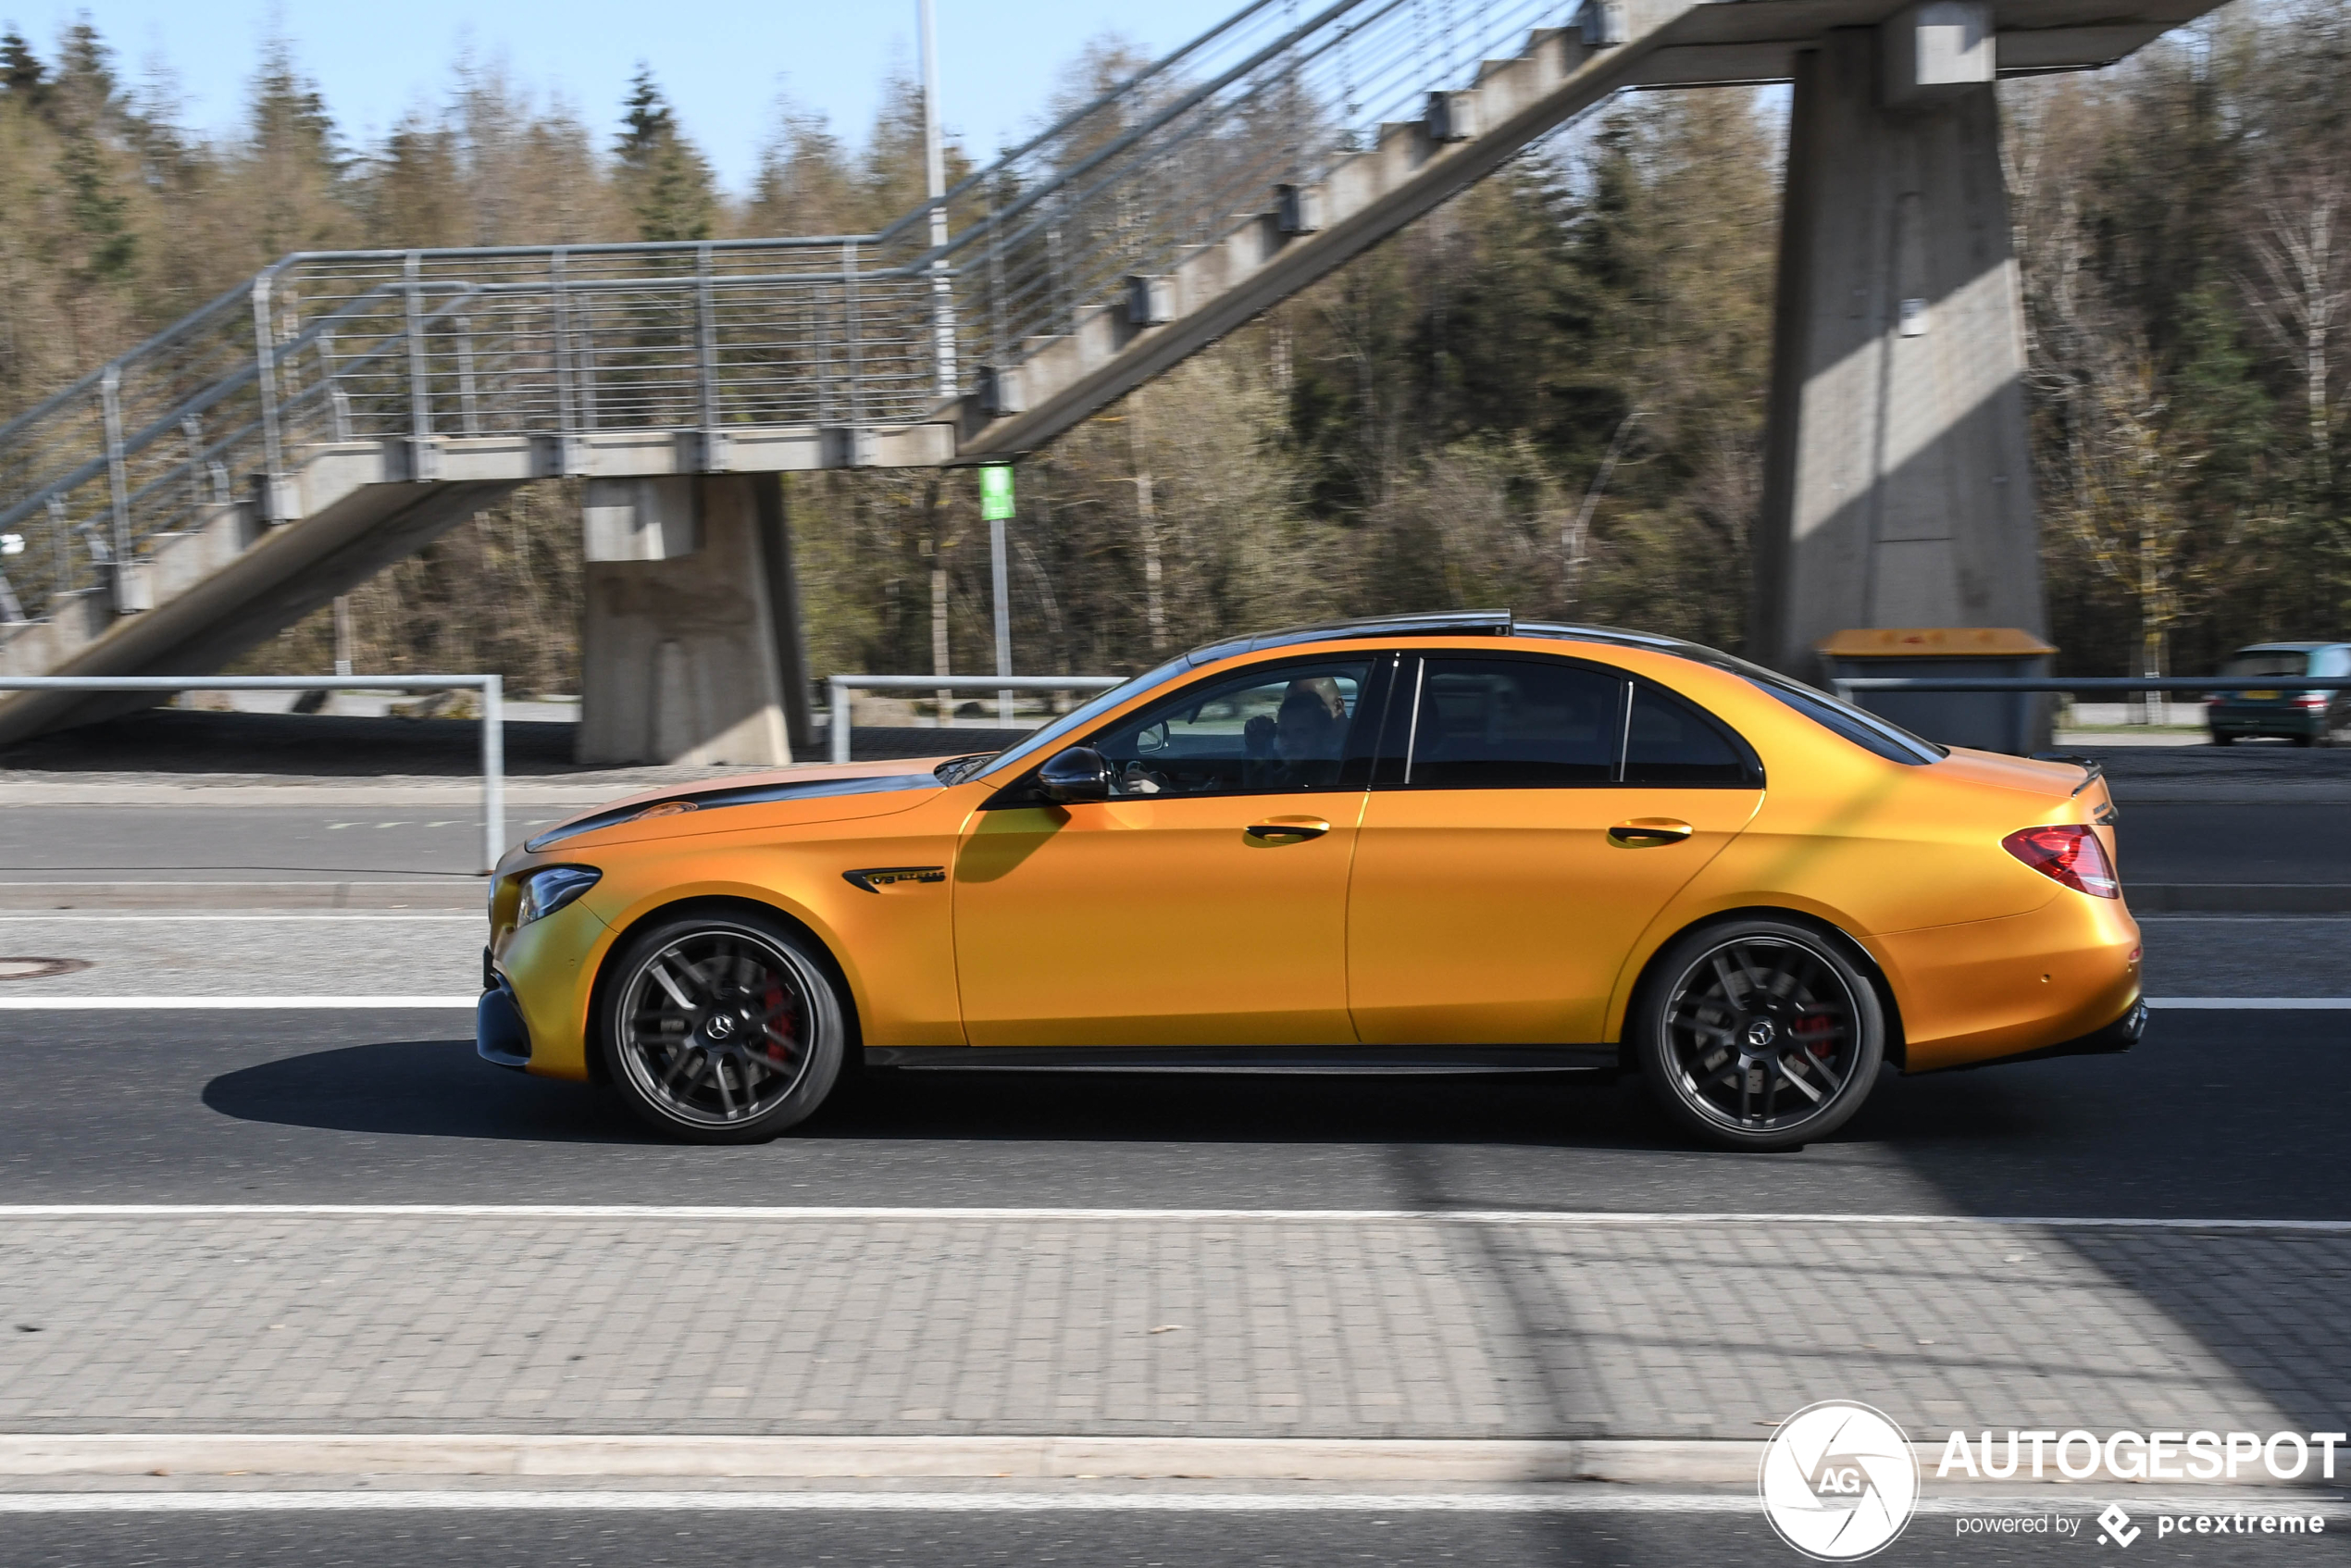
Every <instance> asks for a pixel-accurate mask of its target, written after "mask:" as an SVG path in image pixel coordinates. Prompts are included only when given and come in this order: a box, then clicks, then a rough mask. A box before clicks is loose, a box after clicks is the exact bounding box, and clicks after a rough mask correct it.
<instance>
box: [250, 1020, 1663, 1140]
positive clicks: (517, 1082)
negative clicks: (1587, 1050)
mask: <svg viewBox="0 0 2351 1568" xmlns="http://www.w3.org/2000/svg"><path fill="white" fill-rule="evenodd" d="M203 1098H204V1103H205V1106H206V1107H207V1108H208V1109H210V1110H212V1111H215V1112H217V1113H218V1114H222V1115H225V1116H233V1117H235V1118H237V1119H238V1120H240V1121H248V1122H263V1123H275V1124H279V1125H282V1126H307V1127H317V1128H320V1129H322V1130H327V1131H336V1132H359V1133H388V1134H402V1135H410V1136H422V1137H441V1138H479V1139H503V1140H507V1141H516V1142H597V1143H649V1144H663V1143H665V1142H666V1140H665V1139H660V1138H658V1137H656V1136H654V1135H653V1134H651V1133H649V1132H647V1131H646V1130H645V1129H643V1128H641V1126H639V1125H638V1123H637V1122H636V1121H635V1119H634V1118H633V1117H631V1116H630V1115H629V1114H628V1110H627V1109H626V1108H625V1107H624V1106H623V1105H622V1104H621V1103H620V1101H618V1100H617V1099H616V1097H615V1096H614V1095H613V1094H612V1093H611V1092H609V1091H607V1090H603V1089H596V1088H593V1087H591V1086H589V1085H585V1084H575V1083H559V1082H553V1081H550V1080H547V1079H543V1078H534V1077H530V1076H527V1075H524V1074H521V1073H506V1072H501V1071H499V1070H498V1069H496V1068H494V1067H491V1066H489V1065H488V1064H484V1063H483V1062H481V1061H480V1060H479V1058H477V1057H476V1056H475V1054H474V1050H473V1044H472V1042H471V1041H469V1040H388V1041H382V1042H379V1043H373V1044H367V1045H355V1046H344V1047H340V1048H337V1049H334V1050H330V1051H317V1052H305V1053H304V1054H301V1055H295V1056H286V1057H281V1058H279V1059H278V1060H276V1061H272V1062H265V1063H261V1064H257V1065H255V1066H251V1067H242V1068H239V1069H237V1070H236V1071H233V1072H229V1073H223V1074H221V1075H220V1076H218V1077H215V1078H213V1079H212V1080H211V1081H210V1082H208V1083H206V1084H205V1088H204V1096H203ZM787 1136H788V1137H789V1138H790V1139H792V1140H793V1141H794V1142H800V1143H806V1142H824V1141H826V1140H828V1139H841V1140H852V1141H858V1142H884V1143H887V1142H900V1141H904V1142H919V1141H927V1140H940V1139H951V1140H957V1141H974V1142H991V1143H995V1142H1040V1143H1057V1142H1069V1143H1080V1142H1082V1143H1105V1142H1108V1143H1268V1144H1274V1143H1325V1144H1330V1143H1341V1144H1364V1143H1381V1144H1387V1143H1412V1144H1427V1143H1457V1144H1499V1145H1521V1146H1528V1147H1539V1148H1581V1149H1594V1150H1602V1149H1618V1150H1668V1149H1674V1148H1678V1147H1681V1144H1680V1140H1679V1139H1677V1138H1676V1137H1675V1135H1674V1133H1673V1130H1672V1129H1671V1128H1670V1127H1668V1126H1666V1125H1665V1123H1664V1122H1663V1120H1662V1119H1661V1118H1660V1117H1659V1116H1658V1115H1657V1114H1656V1112H1655V1111H1654V1110H1653V1109H1652V1108H1651V1107H1650V1105H1649V1104H1648V1101H1647V1100H1646V1099H1645V1098H1644V1097H1643V1096H1642V1094H1641V1092H1640V1088H1639V1085H1638V1084H1637V1083H1636V1082H1634V1081H1632V1080H1630V1079H1627V1080H1624V1081H1621V1082H1615V1083H1611V1082H1609V1081H1607V1080H1606V1079H1604V1078H1601V1077H1598V1076H1558V1075H1538V1074H1526V1075H1518V1076H1425V1077H1423V1076H1381V1077H1350V1076H1334V1075H1298V1076H1288V1075H1257V1074H1238V1073H1237V1074H1213V1075H1211V1074H1201V1075H1190V1074H1186V1075H1173V1076H1163V1075H1156V1074H1128V1073H1099V1072H1098V1073H1086V1072H1067V1073H1062V1072H1021V1073H999V1072H949V1071H922V1072H911V1071H887V1072H882V1071H877V1072H869V1073H862V1074H857V1075H852V1076H851V1077H850V1078H849V1079H848V1080H847V1081H846V1082H844V1083H843V1084H842V1085H841V1086H840V1089H837V1090H836V1091H835V1093H834V1095H833V1097H832V1099H831V1100H830V1101H827V1104H826V1105H825V1106H824V1108H823V1109H822V1110H820V1111H819V1112H817V1114H815V1116H813V1117H811V1118H810V1119H809V1120H808V1121H807V1122H805V1123H803V1124H802V1125H801V1126H799V1127H797V1128H795V1129H793V1130H792V1132H790V1134H788V1135H787Z"/></svg>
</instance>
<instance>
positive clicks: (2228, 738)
mask: <svg viewBox="0 0 2351 1568" xmlns="http://www.w3.org/2000/svg"><path fill="white" fill-rule="evenodd" d="M2212 743H2213V744H2214V745H2216V746H2233V745H2234V744H2236V737H2235V736H2233V735H2223V734H2221V733H2220V731H2218V730H2215V731H2213V734H2212Z"/></svg>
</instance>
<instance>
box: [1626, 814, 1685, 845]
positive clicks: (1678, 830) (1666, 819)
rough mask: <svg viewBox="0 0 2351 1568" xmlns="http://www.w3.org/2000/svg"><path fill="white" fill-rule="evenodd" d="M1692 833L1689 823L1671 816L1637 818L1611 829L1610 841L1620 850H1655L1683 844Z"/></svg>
mask: <svg viewBox="0 0 2351 1568" xmlns="http://www.w3.org/2000/svg"><path fill="white" fill-rule="evenodd" d="M1691 831H1692V829H1691V828H1690V825H1689V824H1688V823H1686V822H1676V821H1675V820H1674V819H1673V818H1672V817H1670V816H1636V817H1635V818H1634V819H1633V820H1632V821H1630V822H1620V823H1618V824H1617V825H1616V826H1615V827H1613V828H1610V829H1609V830H1608V841H1609V842H1610V843H1611V844H1614V845H1615V846H1616V847H1617V848H1618V849H1620V850H1653V849H1656V848H1657V847H1658V846H1659V845H1661V844H1678V843H1681V842H1682V841H1684V840H1686V839H1687V838H1688V837H1689V836H1690V833H1691Z"/></svg>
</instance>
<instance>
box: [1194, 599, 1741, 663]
mask: <svg viewBox="0 0 2351 1568" xmlns="http://www.w3.org/2000/svg"><path fill="white" fill-rule="evenodd" d="M1387 637H1527V638H1541V639H1543V640H1545V641H1577V642H1602V643H1608V644H1611V645H1613V646H1616V647H1620V648H1647V649H1649V650H1651V651H1653V652H1655V653H1674V654H1678V655H1680V656H1681V657H1683V658H1690V659H1696V660H1698V662H1699V663H1710V662H1712V661H1713V660H1715V659H1719V658H1721V657H1722V656H1723V655H1721V654H1719V653H1715V652H1714V651H1713V650H1712V649H1710V648H1701V647H1699V646H1698V644H1697V643H1695V642H1685V641H1682V640H1681V639H1680V638H1677V637H1660V636H1657V635H1655V634H1654V633H1651V632H1646V631H1627V630H1625V629H1624V628H1621V627H1612V626H1580V625H1574V624H1571V623H1569V622H1565V621H1524V622H1522V621H1520V620H1519V619H1518V618H1517V617H1516V616H1513V615H1511V612H1510V611H1508V610H1438V611H1432V612H1430V613H1428V614H1425V615H1412V616H1362V617H1359V618H1357V619H1353V620H1343V621H1317V622H1312V623H1310V624H1308V625H1305V626H1291V627H1283V628H1280V629H1279V630H1276V631H1262V632H1258V633H1255V634H1254V635H1252V636H1248V637H1228V638H1225V639H1224V640H1223V641H1216V642H1208V643H1203V644H1201V645H1200V647H1198V648H1195V649H1193V650H1192V651H1191V652H1190V653H1187V654H1185V655H1184V657H1185V660H1186V662H1187V663H1188V664H1191V665H1194V666H1200V665H1204V664H1209V663H1212V662H1213V661H1215V660H1217V659H1229V658H1232V657H1233V656H1235V655H1236V654H1239V653H1263V652H1264V651H1265V650H1267V649H1269V648H1287V647H1290V646H1292V645H1294V644H1298V643H1304V642H1343V641H1356V640H1359V639H1364V638H1387Z"/></svg>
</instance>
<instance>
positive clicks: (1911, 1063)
mask: <svg viewBox="0 0 2351 1568" xmlns="http://www.w3.org/2000/svg"><path fill="white" fill-rule="evenodd" d="M2114 820H2115V812H2114V806H2113V803H2112V802H2111V800H2110V799H2109V797H2108V790H2107V787H2106V783H2105V780H2104V779H2103V778H2100V777H2099V776H2098V774H2097V771H2096V768H2095V767H2087V766H2083V765H2075V764H2071V763H2065V762H2028V761H2024V760H2021V759H2019V758H2016V757H2010V756H2002V755H1997V754H1994V753H1984V752H1970V751H1959V750H1950V749H1947V748H1945V747H1942V746H1938V745H1934V744H1932V743H1930V742H1928V741H1925V740H1919V739H1918V738H1916V737H1915V736H1912V735H1909V734H1908V733H1906V732H1905V731H1903V730H1900V729H1898V728H1895V727H1893V726H1891V725H1888V724H1887V723H1885V721H1884V720H1882V719H1879V718H1877V717H1875V716H1872V715H1870V714H1867V713H1864V712H1862V711H1860V709H1857V708H1854V707H1850V706H1847V704H1845V703H1840V702H1838V701H1837V700H1836V699H1835V698H1833V697H1830V696H1827V695H1825V694H1824V693H1822V692H1820V691H1814V690H1812V689H1811V688H1810V687H1807V686H1803V685H1799V684H1797V683H1796V682H1794V681H1791V680H1788V679H1786V678H1784V677H1781V676H1778V675H1775V674H1773V673H1772V672H1770V671H1768V670H1764V669H1760V668H1759V667H1757V666H1753V665H1749V664H1747V663H1745V662H1743V661H1741V660H1738V659H1735V658H1732V657H1730V656H1728V655H1726V654H1723V653H1715V652H1713V651H1712V650H1710V649H1707V648H1701V647H1698V646H1695V645H1693V644H1690V643H1686V642H1681V641H1674V640H1673V639H1670V638H1663V637H1650V636H1646V635H1642V634H1639V633H1634V632H1625V631H1616V630H1610V629H1606V628H1594V627H1581V626H1558V625H1525V624H1516V623H1514V622H1513V621H1512V619H1511V616H1509V615H1508V614H1507V613H1505V612H1492V613H1485V612H1480V613H1474V614H1452V615H1433V616H1409V617H1394V618H1388V619H1384V620H1367V621H1354V622H1348V623H1345V624H1340V625H1333V626H1317V627H1308V628H1297V629H1292V630H1288V631H1280V632H1273V633H1269V634H1266V635H1263V636H1256V637H1243V638H1237V639H1234V640H1233V641H1226V642H1219V643H1214V644H1212V645H1210V646H1208V647H1205V648H1200V649H1196V650H1194V651H1193V652H1191V653H1187V654H1185V655H1184V656H1183V657H1181V658H1178V659H1176V660H1173V661H1171V662H1169V663H1168V664H1165V665H1163V666H1160V667H1159V668H1157V669H1154V670H1151V671H1150V672H1149V673H1148V674H1145V675H1141V676H1138V677H1137V678H1134V679H1133V680H1130V681H1128V682H1126V684H1125V685H1123V686H1121V687H1119V688H1117V689H1116V690H1114V691H1106V692H1104V693H1102V694H1101V696H1099V697H1097V698H1096V699H1095V700H1094V701H1092V702H1090V703H1087V704H1086V705H1085V706H1083V707H1081V708H1079V709H1077V710H1076V712H1074V713H1071V714H1069V715H1068V716H1065V717H1063V718H1059V719H1056V720H1054V721H1053V722H1051V723H1050V724H1047V725H1045V726H1044V727H1042V728H1039V729H1038V730H1036V731H1035V732H1033V733H1032V734H1030V735H1028V736H1027V737H1026V738H1025V739H1024V740H1021V741H1020V742H1019V743H1018V744H1016V745H1014V746H1013V747H1011V748H1010V749H1009V750H1006V751H1002V752H998V753H992V754H989V755H983V756H959V757H951V758H946V759H942V760H935V761H926V762H922V763H890V764H867V765H846V766H830V767H802V768H793V769H790V770H786V771H778V772H774V773H766V774H761V775H757V776H753V777H750V778H746V779H745V780H744V781H742V782H740V783H736V782H728V783H723V784H716V785H711V786H706V787H705V786H696V787H692V788H688V789H673V790H656V791H653V792H650V793H647V794H644V795H640V796H638V797H635V798H633V799H631V800H628V801H624V802H622V803H619V804H617V805H615V806H613V807H610V808H608V809H604V810H600V811H595V812H591V813H589V814H587V815H581V816H578V817H575V818H573V819H572V820H570V821H567V822H566V823H563V824H562V825H561V826H559V827H556V828H553V829H551V830H549V831H547V832H545V833H542V834H541V835H540V836H539V837H537V838H535V839H533V840H530V841H529V843H528V844H527V845H525V846H524V847H523V848H521V849H519V850H516V851H515V852H512V853H510V854H508V855H507V856H506V857H505V859H504V862H503V863H502V864H501V865H499V867H498V871H497V877H496V880H495V883H494V884H493V888H492V891H491V910H490V925H491V940H490V949H489V953H488V957H487V973H486V975H485V981H486V984H487V987H488V989H487V990H486V992H485V994H484V996H483V997H482V1000H481V1005H480V1009H479V1020H478V1033H477V1043H478V1047H479V1052H480V1053H481V1055H482V1056H484V1057H485V1058H487V1059H488V1060H490V1061H491V1062H494V1063H497V1064H500V1065H503V1066H508V1067H518V1068H522V1069H524V1070H526V1071H528V1072H531V1073H537V1074H541V1075H544V1076H549V1077H556V1078H570V1079H577V1080H582V1081H593V1082H598V1083H603V1084H607V1085H609V1086H610V1087H611V1089H613V1090H614V1091H616V1092H617V1093H618V1094H620V1095H621V1096H622V1097H623V1098H624V1099H625V1100H626V1101H628V1104H629V1105H630V1106H631V1107H632V1108H633V1109H634V1110H635V1111H636V1112H637V1114H639V1115H641V1117H642V1118H643V1119H644V1120H646V1121H647V1122H649V1123H651V1124H652V1125H653V1126H656V1127H658V1128H661V1129H663V1130H664V1131H665V1132H668V1133H671V1134H674V1135H675V1136H677V1137H679V1138H683V1139H694V1140H698V1141H703V1142H728V1143H734V1142H745V1141H750V1140H753V1139H765V1138H770V1137H773V1136H774V1135H775V1134H777V1133H778V1132H781V1131H782V1130H783V1129H785V1128H787V1127H789V1126H792V1125H793V1124H795V1123H797V1122H799V1121H801V1120H802V1118H804V1117H806V1116H807V1115H808V1114H810V1113H812V1112H813V1111H815V1109H816V1108H817V1106H819V1105H820V1104H822V1103H823V1102H824V1100H825V1098H826V1096H827V1093H829V1092H830V1091H831V1090H832V1089H833V1087H834V1086H835V1084H836V1083H837V1082H838V1081H839V1079H840V1075H841V1073H842V1072H843V1071H844V1069H845V1068H846V1067H848V1066H850V1065H851V1064H852V1061H853V1062H854V1063H855V1064H859V1065H863V1066H866V1067H889V1068H926V1067H955V1068H972V1067H1039V1066H1066V1067H1101V1066H1106V1065H1114V1066H1118V1067H1122V1068H1149V1069H1160V1070H1166V1071H1219V1070H1226V1071H1229V1070H1233V1069H1237V1068H1245V1069H1250V1070H1256V1071H1265V1070H1276V1071H1296V1072H1364V1073H1460V1072H1511V1073H1518V1072H1529V1071H1546V1072H1549V1071H1586V1072H1588V1071H1594V1070H1598V1071H1601V1072H1622V1071H1632V1072H1637V1073H1638V1074H1639V1075H1640V1076H1642V1077H1643V1079H1644V1080H1646V1082H1647V1084H1648V1088H1649V1089H1650V1091H1651V1092H1652V1093H1653V1094H1654V1095H1655V1097H1656V1100H1657V1102H1658V1103H1659V1104H1660V1105H1661V1107H1663V1109H1664V1111H1665V1113H1666V1114H1668V1115H1669V1116H1670V1117H1672V1118H1673V1120H1674V1121H1676V1122H1678V1123H1679V1124H1680V1125H1681V1126H1683V1127H1684V1128H1686V1130H1687V1131H1688V1132H1689V1133H1690V1134H1693V1135H1695V1136H1696V1137H1698V1138H1699V1139H1705V1140H1708V1141H1710V1142H1712V1143H1715V1144H1719V1145H1723V1146H1727V1147H1730V1148H1735V1149H1749V1150H1767V1149H1783V1148H1789V1147H1793V1146H1795V1145H1797V1144H1799V1143H1802V1142H1804V1141H1806V1140H1808V1139H1818V1138H1821V1137H1822V1136H1824V1135H1826V1134H1828V1133H1829V1132H1831V1131H1833V1130H1834V1129H1835V1128H1836V1127H1838V1126H1841V1125H1842V1124H1843V1123H1844V1122H1845V1121H1846V1120H1847V1118H1849V1117H1850V1116H1851V1115H1852V1114H1854V1112H1855V1111H1856V1110H1858V1109H1859V1108H1860V1105H1861V1103H1862V1101H1864V1100H1865V1099H1867V1098H1868V1096H1869V1093H1870V1090H1871V1088H1872V1085H1873V1084H1874V1083H1875V1082H1876V1080H1877V1078H1878V1076H1879V1074H1880V1072H1881V1071H1882V1070H1884V1069H1885V1067H1887V1066H1891V1067H1894V1068H1897V1069H1898V1070H1900V1071H1902V1072H1905V1073H1925V1072H1934V1071H1939V1070H1942V1069H1946V1068H1952V1067H1972V1066H1978V1065H1982V1064H1986V1063H1991V1062H1999V1061H2013V1060H2016V1059H2019V1058H2022V1057H2035V1056H2049V1055H2057V1054H2064V1053H2073V1052H2113V1051H2122V1050H2126V1049H2128V1048H2129V1047H2130V1046H2131V1044H2132V1043H2133V1042H2134V1041H2135V1040H2136V1039H2138V1037H2139V1033H2140V1030H2141V1028H2142V1027H2143V1024H2144V1020H2145V1017H2146V1013H2145V1008H2144V1006H2143V1004H2142V1002H2141V1001H2140V995H2139V963H2140V948H2139V930H2138V927H2137V926H2136V924H2135V923H2134V922H2133V920H2132V918H2131V915H2130V913H2129V911H2128V910H2127V909H2126V908H2125V907H2124V905H2123V902H2122V896H2121V886H2120V884H2119V882H2118V881H2117V878H2116V875H2115V869H2114V867H2115V848H2114ZM852 1053H855V1056H854V1057H853V1058H852Z"/></svg>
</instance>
